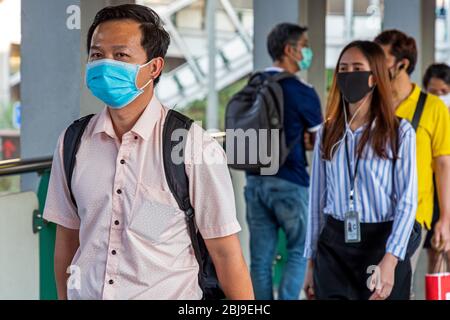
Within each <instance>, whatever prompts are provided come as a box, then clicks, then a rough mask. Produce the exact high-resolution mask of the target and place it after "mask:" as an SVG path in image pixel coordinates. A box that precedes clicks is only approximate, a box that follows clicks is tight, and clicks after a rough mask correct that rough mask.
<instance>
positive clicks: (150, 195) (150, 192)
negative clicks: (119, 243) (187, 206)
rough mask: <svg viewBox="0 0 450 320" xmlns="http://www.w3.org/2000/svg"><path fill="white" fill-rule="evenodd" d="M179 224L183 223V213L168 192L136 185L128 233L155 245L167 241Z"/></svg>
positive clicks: (153, 187) (154, 187) (155, 187)
mask: <svg viewBox="0 0 450 320" xmlns="http://www.w3.org/2000/svg"><path fill="white" fill-rule="evenodd" d="M180 222H184V213H183V212H182V211H181V210H180V209H179V207H178V204H177V202H176V200H175V198H174V197H173V195H172V193H171V192H170V191H166V190H163V189H161V188H159V187H157V186H149V185H144V184H142V183H140V184H138V190H137V193H136V199H135V203H134V206H133V210H132V216H131V218H130V223H129V226H128V229H129V231H131V232H132V233H135V234H136V235H137V236H139V237H140V238H142V239H144V240H146V241H149V242H151V243H153V244H157V243H161V242H165V241H167V240H168V239H169V238H170V237H171V233H173V232H174V231H175V230H176V226H177V225H179V224H180Z"/></svg>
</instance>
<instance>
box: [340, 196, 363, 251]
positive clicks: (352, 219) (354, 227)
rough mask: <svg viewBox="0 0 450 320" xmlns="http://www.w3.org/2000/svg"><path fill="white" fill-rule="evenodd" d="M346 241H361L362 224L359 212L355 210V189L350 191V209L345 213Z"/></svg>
mask: <svg viewBox="0 0 450 320" xmlns="http://www.w3.org/2000/svg"><path fill="white" fill-rule="evenodd" d="M344 225H345V243H359V242H361V224H360V222H359V214H358V212H356V211H355V205H354V201H353V191H352V192H351V193H350V211H349V212H347V213H346V214H345V220H344Z"/></svg>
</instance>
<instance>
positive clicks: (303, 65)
mask: <svg viewBox="0 0 450 320" xmlns="http://www.w3.org/2000/svg"><path fill="white" fill-rule="evenodd" d="M301 53H302V56H303V59H302V60H301V61H299V62H298V67H299V68H300V70H308V69H309V67H311V63H312V59H313V56H314V54H313V51H312V50H311V48H308V47H303V48H302V50H301Z"/></svg>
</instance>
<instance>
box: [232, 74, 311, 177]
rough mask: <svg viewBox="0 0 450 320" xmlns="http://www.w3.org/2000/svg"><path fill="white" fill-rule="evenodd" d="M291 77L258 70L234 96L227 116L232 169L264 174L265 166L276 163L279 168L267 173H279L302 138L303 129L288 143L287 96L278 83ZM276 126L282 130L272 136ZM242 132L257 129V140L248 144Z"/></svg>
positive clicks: (255, 130) (292, 76) (290, 75)
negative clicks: (279, 169)
mask: <svg viewBox="0 0 450 320" xmlns="http://www.w3.org/2000/svg"><path fill="white" fill-rule="evenodd" d="M288 78H295V75H293V74H291V73H288V72H277V73H276V74H274V75H271V74H268V73H267V72H256V73H255V74H253V75H252V76H251V77H250V79H249V81H248V84H247V85H246V86H245V87H244V88H243V89H242V90H241V91H239V92H238V93H237V94H235V95H234V96H233V97H232V98H231V100H230V102H229V103H228V105H227V108H226V115H225V128H226V130H227V132H226V150H227V156H228V160H229V166H230V167H231V168H233V169H237V170H245V171H247V172H251V173H255V174H261V173H262V171H261V170H262V169H263V168H266V169H267V168H269V167H271V166H272V168H273V165H275V166H276V168H277V169H276V171H275V172H270V173H268V174H267V175H273V174H276V173H277V172H278V168H279V167H281V165H282V164H283V163H284V162H285V161H286V158H287V156H288V155H289V153H290V151H291V149H292V147H293V146H294V145H295V144H296V143H298V142H299V141H300V139H301V138H302V137H303V132H302V133H301V134H300V135H299V136H298V137H297V138H296V139H295V140H294V141H293V142H292V143H291V144H290V145H289V146H288V145H287V143H286V137H285V131H284V129H283V124H284V97H283V89H282V87H281V85H280V83H279V82H280V81H281V80H284V79H288ZM249 129H253V130H249ZM273 129H277V130H279V131H278V132H279V135H278V137H277V136H272V131H271V130H273ZM247 130H249V131H247ZM239 132H241V134H239ZM242 132H248V133H250V132H256V139H257V140H256V141H250V143H248V142H247V141H246V140H245V139H246V137H245V135H244V136H243V135H242ZM249 136H251V134H249Z"/></svg>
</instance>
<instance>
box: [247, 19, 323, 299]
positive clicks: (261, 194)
mask: <svg viewBox="0 0 450 320" xmlns="http://www.w3.org/2000/svg"><path fill="white" fill-rule="evenodd" d="M306 31H307V28H304V27H300V26H298V25H296V24H291V23H282V24H279V25H277V26H275V27H274V29H273V30H272V31H271V32H270V34H269V36H268V39H267V48H268V51H269V54H270V56H271V58H272V60H273V66H272V67H270V68H267V69H266V70H265V72H267V73H268V74H269V75H274V74H277V73H279V72H283V71H284V72H288V73H291V74H296V73H298V72H299V71H300V70H307V69H308V68H309V67H310V65H311V62H312V56H313V54H312V51H311V49H310V48H309V46H308V35H307V33H306ZM279 83H280V85H281V87H282V90H283V100H284V101H283V102H284V126H283V128H284V130H285V134H286V143H287V145H291V143H295V144H294V146H293V148H292V151H291V152H290V154H289V156H288V158H287V160H286V162H285V163H284V164H283V165H282V166H281V167H280V168H279V171H278V173H277V174H276V175H274V176H264V175H261V176H260V175H252V174H248V175H247V186H246V189H245V198H246V203H247V221H248V226H249V230H250V253H251V276H252V280H253V286H254V289H255V297H256V299H262V300H270V299H273V298H274V295H273V284H272V266H273V261H274V258H275V255H276V249H277V240H278V230H279V229H280V228H281V229H282V230H283V231H284V232H285V234H286V239H287V262H286V265H285V268H284V270H283V276H282V280H281V284H280V287H279V289H278V298H279V299H282V300H297V299H298V298H299V296H300V290H301V287H302V284H303V279H304V275H305V270H306V259H305V258H304V257H303V251H304V245H305V236H306V227H307V221H306V220H307V211H308V197H309V175H308V172H307V166H308V164H307V161H306V156H305V150H306V147H307V146H309V145H313V144H314V143H313V139H314V134H315V132H316V131H317V130H318V129H319V127H320V125H321V123H322V113H321V107H320V100H319V97H318V95H317V93H316V91H315V90H314V88H313V87H312V86H311V85H309V84H307V83H305V82H303V81H302V80H300V79H299V78H297V77H289V78H286V79H283V80H281V81H280V82H279ZM304 133H306V134H305V139H303V134H304ZM299 136H301V137H302V139H298V138H299ZM296 141H297V142H296Z"/></svg>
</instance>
